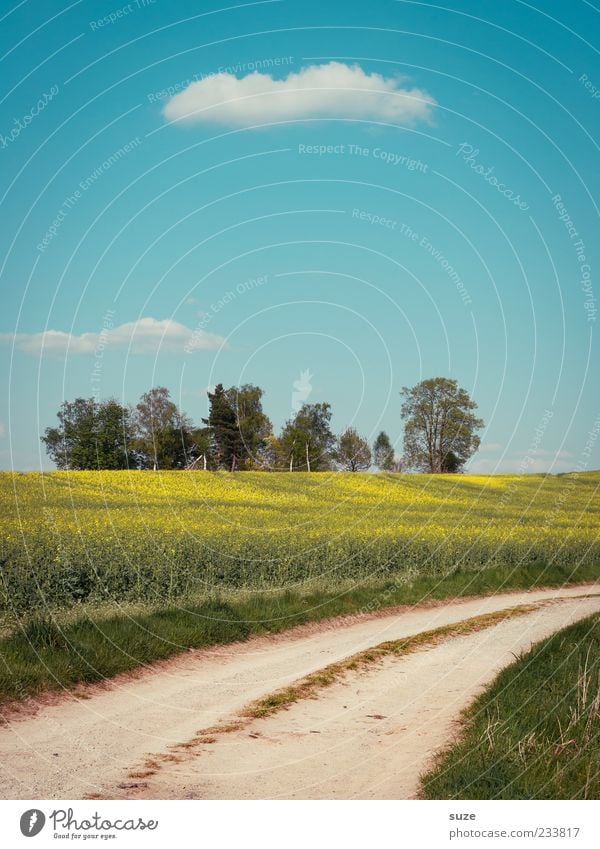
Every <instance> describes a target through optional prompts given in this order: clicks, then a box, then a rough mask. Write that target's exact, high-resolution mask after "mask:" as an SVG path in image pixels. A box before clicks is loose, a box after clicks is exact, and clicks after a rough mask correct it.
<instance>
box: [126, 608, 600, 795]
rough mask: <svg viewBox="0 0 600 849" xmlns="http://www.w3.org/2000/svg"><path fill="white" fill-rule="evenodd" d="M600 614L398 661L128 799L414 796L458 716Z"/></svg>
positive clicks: (191, 759) (582, 611)
mask: <svg viewBox="0 0 600 849" xmlns="http://www.w3.org/2000/svg"><path fill="white" fill-rule="evenodd" d="M598 610H600V599H598V598H596V599H589V600H586V601H564V602H561V603H560V604H559V605H556V606H554V605H553V606H551V607H544V608H540V609H539V610H537V611H535V612H533V613H530V614H527V615H525V616H523V617H518V618H516V619H511V620H507V621H505V622H502V623H500V624H498V625H495V626H492V627H491V628H488V629H485V630H483V631H480V632H476V633H473V634H470V635H468V636H461V637H451V638H449V639H448V640H447V641H445V642H444V643H442V644H441V645H438V646H435V647H433V648H431V649H426V650H421V651H419V652H417V653H416V654H411V655H409V656H407V657H406V658H403V659H402V658H401V659H398V658H396V659H394V658H388V659H387V660H385V661H384V662H383V663H382V664H381V665H378V666H377V667H375V668H373V669H372V670H370V671H368V672H362V673H352V674H350V675H348V676H346V677H345V679H344V682H343V683H339V684H335V685H333V686H332V687H329V688H327V689H324V690H322V691H321V694H320V696H319V697H318V698H317V699H316V700H315V699H306V700H302V701H299V702H297V703H296V704H294V705H292V707H291V708H289V709H288V710H285V711H281V712H279V713H277V714H275V715H273V716H270V717H268V718H265V719H258V720H254V721H252V723H251V724H249V725H248V726H246V727H244V728H243V729H241V730H240V731H236V732H233V733H227V734H220V735H217V737H216V739H215V741H214V743H211V744H205V745H202V746H201V747H200V748H199V749H195V751H194V753H193V755H192V756H188V757H186V758H185V760H184V761H183V762H182V763H169V762H166V763H163V764H161V766H160V768H159V770H158V772H157V773H156V774H155V775H152V776H148V777H145V778H144V780H143V782H141V783H140V785H139V787H138V788H137V789H135V790H133V791H131V790H130V791H128V792H124V791H123V790H118V789H117V788H115V790H114V794H115V795H120V796H122V797H125V796H129V797H131V796H132V795H135V798H154V799H157V798H158V799H168V798H176V799H182V798H183V799H276V798H283V799H411V798H415V796H416V794H417V792H418V789H419V775H420V774H421V773H422V772H423V771H424V770H425V769H426V768H427V766H428V765H429V764H430V763H431V760H432V755H433V754H434V753H435V752H436V751H438V750H439V749H441V748H442V747H443V746H444V745H446V744H447V743H448V742H449V741H450V740H451V739H452V738H453V736H454V734H455V732H456V730H457V729H458V725H457V718H458V716H459V714H460V711H461V709H462V708H463V707H465V706H466V705H468V704H469V703H470V702H471V701H472V700H473V699H474V698H475V697H476V696H477V694H478V693H479V692H481V690H482V688H483V687H485V685H487V684H489V683H490V682H491V681H492V680H493V679H494V678H495V676H496V675H497V674H498V672H499V671H500V670H501V669H502V668H503V667H504V666H507V665H508V664H510V663H511V662H512V661H514V657H515V654H517V653H518V652H520V651H521V650H528V649H529V648H530V646H531V644H532V643H533V642H537V641H538V640H541V639H543V638H544V637H547V636H549V635H550V634H552V633H553V632H555V631H556V630H558V629H560V628H562V627H564V626H565V625H567V624H569V623H571V622H574V621H576V620H577V619H580V618H582V617H583V616H587V615H589V614H591V613H595V612H597V611H598Z"/></svg>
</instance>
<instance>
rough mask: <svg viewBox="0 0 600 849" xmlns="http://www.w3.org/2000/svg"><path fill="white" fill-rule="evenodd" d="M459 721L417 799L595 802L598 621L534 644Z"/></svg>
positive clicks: (599, 790) (599, 719) (599, 755)
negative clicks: (459, 730) (453, 740)
mask: <svg viewBox="0 0 600 849" xmlns="http://www.w3.org/2000/svg"><path fill="white" fill-rule="evenodd" d="M464 719H465V723H466V725H465V729H464V734H463V737H462V739H461V741H460V742H458V743H457V744H456V745H454V746H453V747H451V748H450V749H448V750H447V751H445V752H442V753H441V754H440V755H439V756H438V759H437V762H436V764H435V766H434V768H433V769H432V770H431V771H430V772H429V773H428V774H427V775H426V776H425V777H424V778H423V779H422V786H423V796H424V797H425V798H427V799H590V798H596V799H597V798H599V797H600V783H599V777H600V616H597V615H595V616H592V617H588V618H587V619H583V620H581V621H580V622H577V623H575V624H574V625H571V626H569V627H568V628H565V629H564V630H562V631H559V632H558V633H556V634H554V635H553V636H552V637H550V638H549V639H547V640H543V641H542V642H540V643H538V644H537V645H536V646H534V647H533V648H532V649H531V651H529V652H527V653H526V654H524V655H523V656H521V657H520V658H519V659H518V660H517V662H516V663H513V664H511V666H509V667H507V668H506V669H505V670H503V672H501V673H500V675H499V676H498V678H497V679H496V680H495V682H494V683H493V684H492V686H491V687H490V688H489V689H488V690H487V691H486V692H485V693H483V694H482V695H481V696H480V697H479V698H478V699H477V700H476V701H475V703H474V704H473V705H472V706H471V707H470V708H469V709H468V710H467V711H466V712H465V714H464Z"/></svg>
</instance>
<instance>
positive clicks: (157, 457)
mask: <svg viewBox="0 0 600 849" xmlns="http://www.w3.org/2000/svg"><path fill="white" fill-rule="evenodd" d="M135 424H136V430H137V436H136V448H137V450H138V452H139V456H140V464H141V466H142V468H152V469H154V470H155V471H156V470H157V469H184V468H185V467H186V466H187V465H188V462H189V452H190V449H191V447H192V444H193V441H192V435H191V431H192V423H191V421H190V420H189V419H188V418H187V416H185V415H184V414H183V413H181V412H180V411H179V409H178V408H177V405H176V404H175V403H174V402H173V401H171V397H170V393H169V390H168V389H167V388H166V387H165V386H156V387H154V388H153V389H150V390H149V391H148V392H145V393H144V394H143V395H142V397H141V398H140V401H139V404H138V405H137V407H136V415H135Z"/></svg>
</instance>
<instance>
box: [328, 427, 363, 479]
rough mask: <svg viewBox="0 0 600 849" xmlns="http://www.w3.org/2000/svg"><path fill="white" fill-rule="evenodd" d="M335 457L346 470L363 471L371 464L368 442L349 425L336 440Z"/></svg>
mask: <svg viewBox="0 0 600 849" xmlns="http://www.w3.org/2000/svg"><path fill="white" fill-rule="evenodd" d="M335 459H336V461H337V463H339V465H340V466H341V467H342V469H344V470H345V471H347V472H358V471H364V470H365V469H368V468H369V466H370V465H371V449H370V448H369V443H368V442H367V440H366V439H363V437H362V436H360V435H359V434H358V433H357V432H356V430H355V429H354V428H353V427H349V428H347V429H346V430H345V431H344V432H343V433H342V435H341V436H340V437H339V439H338V441H337V446H336V450H335Z"/></svg>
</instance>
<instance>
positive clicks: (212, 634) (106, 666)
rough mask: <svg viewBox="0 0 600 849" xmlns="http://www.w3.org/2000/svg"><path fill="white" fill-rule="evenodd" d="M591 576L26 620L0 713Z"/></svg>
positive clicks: (593, 573)
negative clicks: (192, 664) (293, 631)
mask: <svg viewBox="0 0 600 849" xmlns="http://www.w3.org/2000/svg"><path fill="white" fill-rule="evenodd" d="M597 576H598V569H597V568H593V567H591V566H590V567H585V568H581V569H579V570H577V572H575V573H573V571H572V570H571V569H570V568H566V567H560V566H558V565H553V566H552V568H551V569H546V568H543V567H534V566H529V567H527V568H521V569H519V570H511V569H509V568H508V567H496V568H489V569H486V570H484V571H481V572H456V573H454V574H452V575H449V576H447V577H446V578H443V579H440V578H427V579H417V580H414V581H412V582H409V583H407V582H405V581H397V582H396V581H394V580H390V579H386V580H380V581H376V580H370V581H368V582H364V583H362V584H359V585H355V586H351V587H348V588H340V587H337V588H336V589H332V588H327V587H326V586H324V587H320V588H316V589H314V590H313V591H311V592H300V591H280V592H273V593H253V594H236V595H230V596H223V598H220V599H216V600H215V599H208V600H201V601H198V600H196V601H195V602H194V601H193V600H191V601H190V600H187V601H182V602H181V603H180V604H179V605H177V606H176V605H174V604H170V605H168V606H165V607H163V608H161V607H159V606H154V607H152V608H143V607H140V606H137V607H136V608H135V609H129V610H127V609H126V610H125V611H124V612H119V613H118V614H112V615H111V614H110V613H108V612H107V609H106V607H103V608H98V609H95V608H94V607H89V608H86V609H85V614H80V615H76V614H74V612H73V611H72V610H70V611H65V612H56V613H52V614H47V615H46V616H44V617H40V616H32V617H31V618H29V619H27V620H21V621H20V622H19V623H17V624H13V627H12V630H11V631H10V632H8V633H5V635H4V636H3V637H2V639H0V706H2V705H6V704H7V703H9V702H13V701H16V700H24V699H28V698H31V697H35V696H36V695H39V694H40V693H42V692H44V691H60V690H63V689H71V688H73V687H75V686H76V685H78V684H83V683H90V682H97V681H102V680H104V679H107V678H111V677H114V676H115V675H117V674H119V673H123V672H129V671H131V670H133V669H135V668H137V667H141V666H144V665H147V664H150V663H152V662H153V661H156V660H161V659H165V658H168V657H171V656H173V655H175V654H178V653H180V652H183V651H186V650H188V649H197V648H204V647H208V646H211V645H215V644H217V643H220V644H225V643H230V642H233V641H236V640H244V639H247V638H248V637H250V636H251V635H260V634H269V633H271V634H272V633H277V632H281V631H284V630H286V629H289V628H291V627H293V626H295V625H299V624H303V623H307V622H317V621H320V620H323V619H327V618H330V617H335V616H343V615H348V614H360V613H369V612H374V611H377V610H384V609H385V608H387V607H393V606H396V605H402V604H408V605H410V604H418V603H423V602H428V601H435V600H443V599H452V598H460V597H467V596H471V595H484V594H489V593H493V592H500V591H508V590H519V589H530V588H535V587H542V586H562V585H567V584H574V583H578V582H585V581H593V580H595V579H596V578H597Z"/></svg>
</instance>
